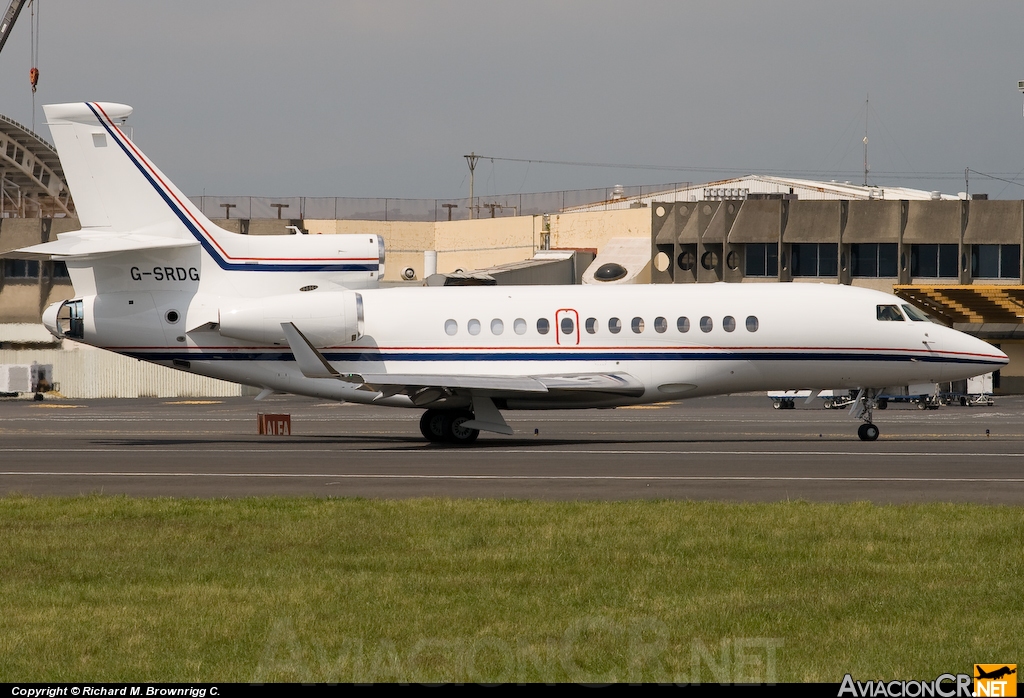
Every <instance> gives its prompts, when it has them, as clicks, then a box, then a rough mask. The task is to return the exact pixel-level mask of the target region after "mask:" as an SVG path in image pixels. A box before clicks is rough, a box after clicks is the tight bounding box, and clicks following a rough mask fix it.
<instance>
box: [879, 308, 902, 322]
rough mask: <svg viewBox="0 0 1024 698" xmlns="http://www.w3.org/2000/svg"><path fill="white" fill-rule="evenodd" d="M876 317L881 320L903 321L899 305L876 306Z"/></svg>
mask: <svg viewBox="0 0 1024 698" xmlns="http://www.w3.org/2000/svg"><path fill="white" fill-rule="evenodd" d="M875 317H877V318H878V319H879V320H885V321H890V322H891V321H898V322H903V315H902V313H900V308H899V306H898V305H879V306H875Z"/></svg>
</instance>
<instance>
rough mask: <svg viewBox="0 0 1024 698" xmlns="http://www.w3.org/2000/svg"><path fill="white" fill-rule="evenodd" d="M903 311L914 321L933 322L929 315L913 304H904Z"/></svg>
mask: <svg viewBox="0 0 1024 698" xmlns="http://www.w3.org/2000/svg"><path fill="white" fill-rule="evenodd" d="M903 312H905V313H906V314H907V317H908V318H910V319H911V320H913V321H914V322H931V320H930V319H929V318H928V316H927V315H925V314H924V313H922V312H921V311H920V310H918V309H917V308H915V307H914V306H912V305H907V304H906V303H904V304H903Z"/></svg>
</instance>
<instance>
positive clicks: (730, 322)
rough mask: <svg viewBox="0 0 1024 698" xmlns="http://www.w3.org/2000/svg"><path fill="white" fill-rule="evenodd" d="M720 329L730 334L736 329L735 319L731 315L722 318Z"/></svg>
mask: <svg viewBox="0 0 1024 698" xmlns="http://www.w3.org/2000/svg"><path fill="white" fill-rule="evenodd" d="M722 329H723V330H725V331H726V332H732V331H733V330H735V329H736V318H734V317H733V316H732V315H726V316H725V317H724V318H722Z"/></svg>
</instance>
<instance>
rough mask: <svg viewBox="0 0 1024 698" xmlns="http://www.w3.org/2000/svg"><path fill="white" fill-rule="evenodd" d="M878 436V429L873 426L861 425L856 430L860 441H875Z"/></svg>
mask: <svg viewBox="0 0 1024 698" xmlns="http://www.w3.org/2000/svg"><path fill="white" fill-rule="evenodd" d="M878 434H879V431H878V427H876V426H875V425H874V424H861V425H860V428H859V429H857V436H858V437H860V440H861V441H877V440H878Z"/></svg>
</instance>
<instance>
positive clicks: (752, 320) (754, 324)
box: [747, 315, 759, 332]
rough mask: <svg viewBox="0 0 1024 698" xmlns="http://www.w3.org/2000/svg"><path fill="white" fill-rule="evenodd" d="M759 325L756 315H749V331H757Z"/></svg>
mask: <svg viewBox="0 0 1024 698" xmlns="http://www.w3.org/2000/svg"><path fill="white" fill-rule="evenodd" d="M758 325H759V323H758V322H757V318H756V317H754V316H753V315H748V316H747V332H757V328H758Z"/></svg>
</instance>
